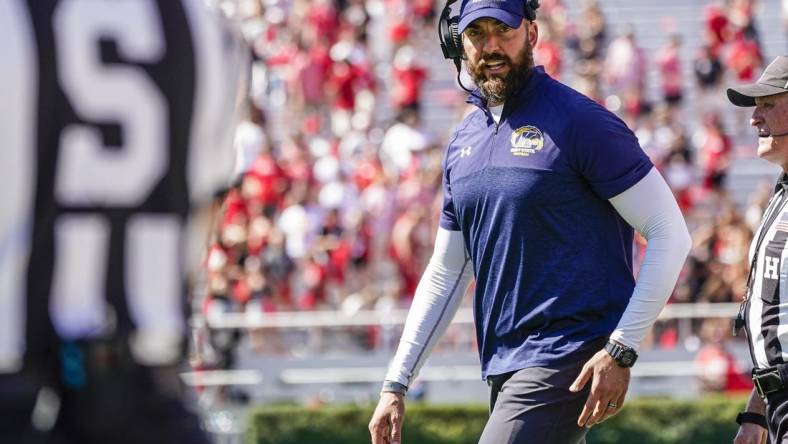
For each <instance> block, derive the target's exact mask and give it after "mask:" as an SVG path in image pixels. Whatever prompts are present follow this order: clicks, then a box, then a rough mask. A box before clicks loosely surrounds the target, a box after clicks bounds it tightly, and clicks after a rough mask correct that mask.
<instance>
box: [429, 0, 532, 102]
mask: <svg viewBox="0 0 788 444" xmlns="http://www.w3.org/2000/svg"><path fill="white" fill-rule="evenodd" d="M456 2H457V0H446V5H445V6H444V7H443V11H442V12H441V16H440V19H439V21H438V37H439V38H440V43H441V50H442V51H443V57H444V58H447V59H450V60H451V61H453V62H454V66H455V67H456V68H457V83H459V84H460V87H461V88H462V89H464V90H465V91H468V92H472V91H471V90H470V89H468V88H466V87H465V85H463V84H462V81H461V80H460V73H461V72H462V59H463V50H462V38H460V31H459V28H460V17H459V16H454V17H452V16H451V5H452V4H453V3H456ZM523 3H524V5H523V7H524V10H523V17H525V19H526V20H528V21H531V22H532V21H534V20H536V10H537V9H539V0H524V2H523Z"/></svg>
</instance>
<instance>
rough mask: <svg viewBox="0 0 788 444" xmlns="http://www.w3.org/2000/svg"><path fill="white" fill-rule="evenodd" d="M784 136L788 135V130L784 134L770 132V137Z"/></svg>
mask: <svg viewBox="0 0 788 444" xmlns="http://www.w3.org/2000/svg"><path fill="white" fill-rule="evenodd" d="M783 136H788V131H786V132H784V133H782V134H769V137H783Z"/></svg>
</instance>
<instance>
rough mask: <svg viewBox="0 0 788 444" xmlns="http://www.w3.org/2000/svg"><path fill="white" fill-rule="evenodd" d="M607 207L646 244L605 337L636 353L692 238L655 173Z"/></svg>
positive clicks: (673, 201) (653, 171) (661, 180)
mask: <svg viewBox="0 0 788 444" xmlns="http://www.w3.org/2000/svg"><path fill="white" fill-rule="evenodd" d="M610 203H611V204H613V207H614V208H615V209H616V211H618V213H619V214H620V215H621V217H623V218H624V220H626V221H627V223H629V224H630V225H631V226H632V227H633V228H634V229H636V230H637V231H638V232H639V233H640V234H642V235H643V237H645V238H646V240H647V241H648V245H647V246H646V254H645V257H644V259H643V264H642V265H641V267H640V273H639V274H638V277H637V283H636V284H635V290H634V291H633V293H632V299H630V301H629V304H628V305H627V308H626V310H625V311H624V315H623V316H622V317H621V320H620V321H619V322H618V326H617V327H616V329H615V330H614V331H613V333H612V334H611V335H610V339H613V340H615V341H618V342H620V343H622V344H624V345H626V346H629V347H633V348H635V349H636V350H637V349H638V347H639V346H640V343H641V342H642V341H643V338H645V337H646V334H647V333H648V331H649V329H650V328H651V326H652V325H653V323H654V321H655V320H656V319H657V316H659V313H660V311H661V310H662V308H663V307H664V306H665V302H667V300H668V297H670V294H671V292H672V291H673V287H674V286H675V285H676V279H678V276H679V272H680V271H681V268H682V266H683V265H684V260H685V259H686V258H687V254H688V253H689V250H690V247H691V243H692V239H691V238H690V236H689V232H688V231H687V225H686V223H685V222H684V217H683V216H682V214H681V210H679V207H678V204H676V199H675V198H674V197H673V193H672V192H671V191H670V188H669V187H668V185H667V183H665V180H664V179H663V178H662V176H661V175H660V174H659V172H658V171H657V170H656V168H652V170H651V171H650V172H649V173H648V174H647V175H646V177H644V178H643V179H641V180H640V181H639V182H638V183H636V184H635V185H633V186H632V187H631V188H629V189H628V190H626V191H624V192H623V193H621V194H619V195H617V196H615V197H613V198H612V199H610Z"/></svg>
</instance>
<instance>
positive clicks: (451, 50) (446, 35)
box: [438, 0, 463, 63]
mask: <svg viewBox="0 0 788 444" xmlns="http://www.w3.org/2000/svg"><path fill="white" fill-rule="evenodd" d="M455 1H457V0H449V1H447V2H446V6H444V7H443V12H441V17H440V21H439V22H438V37H440V41H441V50H442V51H443V57H445V58H447V59H452V60H454V61H455V63H457V61H458V60H462V56H463V51H462V40H461V39H460V33H459V31H458V30H459V27H460V17H459V16H454V17H452V16H451V4H452V3H454V2H455Z"/></svg>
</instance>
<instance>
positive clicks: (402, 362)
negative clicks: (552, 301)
mask: <svg viewBox="0 0 788 444" xmlns="http://www.w3.org/2000/svg"><path fill="white" fill-rule="evenodd" d="M435 248H436V251H435V253H434V254H433V257H432V259H431V260H430V263H429V265H427V268H426V270H425V271H424V274H423V275H422V277H421V280H420V281H419V285H418V287H417V288H416V294H415V295H414V298H413V304H412V305H411V308H410V312H409V313H408V317H407V319H406V321H405V328H404V329H403V333H402V337H401V338H400V342H399V346H398V347H397V352H396V353H395V355H394V359H393V360H392V362H391V364H390V366H389V370H388V373H387V374H386V381H393V382H397V383H399V384H402V385H404V386H406V387H407V386H408V385H410V383H411V381H413V379H414V378H415V377H416V374H418V371H419V369H420V368H421V366H422V364H423V363H424V361H425V360H426V359H427V356H428V355H429V353H430V351H431V350H432V348H433V347H434V346H435V344H436V343H437V342H438V340H439V339H440V337H441V336H442V335H443V333H444V332H445V331H446V329H447V328H448V326H449V323H451V320H452V318H454V315H455V313H456V312H457V309H458V308H459V306H460V303H461V302H462V296H463V295H464V294H465V290H466V289H467V287H468V284H469V283H470V281H471V279H472V277H473V273H472V271H471V265H470V260H469V259H468V258H467V257H466V255H465V249H464V245H463V244H462V237H461V235H460V234H459V233H458V232H448V231H439V234H438V238H437V239H436V247H435Z"/></svg>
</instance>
